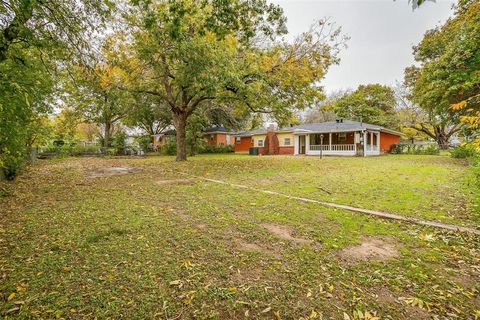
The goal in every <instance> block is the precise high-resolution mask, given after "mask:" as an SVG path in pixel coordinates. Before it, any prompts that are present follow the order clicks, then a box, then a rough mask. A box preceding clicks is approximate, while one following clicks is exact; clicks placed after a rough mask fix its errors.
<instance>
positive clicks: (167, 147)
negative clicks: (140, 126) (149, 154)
mask: <svg viewBox="0 0 480 320" xmlns="http://www.w3.org/2000/svg"><path fill="white" fill-rule="evenodd" d="M162 153H163V154H166V155H169V156H174V155H176V154H177V143H176V141H175V139H167V141H165V144H164V145H163V147H162Z"/></svg>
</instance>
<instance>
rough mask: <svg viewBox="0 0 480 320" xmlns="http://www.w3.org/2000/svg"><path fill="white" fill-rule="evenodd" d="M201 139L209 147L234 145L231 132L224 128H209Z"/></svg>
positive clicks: (233, 137)
mask: <svg viewBox="0 0 480 320" xmlns="http://www.w3.org/2000/svg"><path fill="white" fill-rule="evenodd" d="M203 138H204V139H205V143H207V144H208V145H211V146H223V145H226V146H228V145H232V144H234V143H235V136H234V132H233V131H229V130H227V129H225V128H224V127H217V126H214V127H211V128H208V129H207V130H205V131H204V133H203Z"/></svg>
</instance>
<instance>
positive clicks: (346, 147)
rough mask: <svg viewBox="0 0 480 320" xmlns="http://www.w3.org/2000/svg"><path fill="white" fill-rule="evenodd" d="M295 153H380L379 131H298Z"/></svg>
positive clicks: (342, 154) (353, 154) (348, 154)
mask: <svg viewBox="0 0 480 320" xmlns="http://www.w3.org/2000/svg"><path fill="white" fill-rule="evenodd" d="M294 147H295V148H294V154H296V155H297V154H305V155H316V156H320V155H325V156H330V155H331V156H355V155H359V156H362V155H363V156H373V155H380V132H379V131H369V130H365V131H351V132H315V133H306V132H305V133H296V135H295V145H294Z"/></svg>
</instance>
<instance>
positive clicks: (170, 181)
mask: <svg viewBox="0 0 480 320" xmlns="http://www.w3.org/2000/svg"><path fill="white" fill-rule="evenodd" d="M155 183H156V184H158V185H161V186H164V185H171V184H177V185H192V184H193V180H192V179H166V180H157V181H155Z"/></svg>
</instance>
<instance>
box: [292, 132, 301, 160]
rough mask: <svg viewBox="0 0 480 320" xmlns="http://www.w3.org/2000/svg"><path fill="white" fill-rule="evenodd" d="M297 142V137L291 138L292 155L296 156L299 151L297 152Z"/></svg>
mask: <svg viewBox="0 0 480 320" xmlns="http://www.w3.org/2000/svg"><path fill="white" fill-rule="evenodd" d="M299 140H300V138H299V136H297V135H294V136H293V154H294V155H297V154H299V153H300V151H299V150H298V149H299V148H298V144H299Z"/></svg>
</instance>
